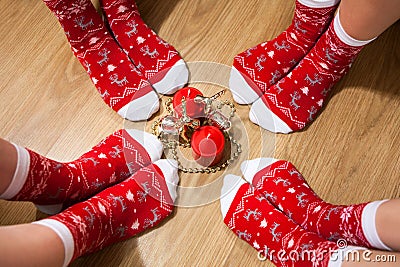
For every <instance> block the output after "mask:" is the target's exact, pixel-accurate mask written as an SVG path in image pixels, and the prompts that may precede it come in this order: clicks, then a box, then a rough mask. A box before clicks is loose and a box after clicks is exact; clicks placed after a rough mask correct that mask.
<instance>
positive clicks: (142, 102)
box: [43, 0, 159, 121]
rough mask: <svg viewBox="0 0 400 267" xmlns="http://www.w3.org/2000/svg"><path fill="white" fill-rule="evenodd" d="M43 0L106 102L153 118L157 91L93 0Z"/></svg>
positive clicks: (134, 116) (125, 113)
mask: <svg viewBox="0 0 400 267" xmlns="http://www.w3.org/2000/svg"><path fill="white" fill-rule="evenodd" d="M43 1H44V2H45V4H46V5H47V7H48V8H49V9H50V10H51V11H52V12H53V13H54V14H55V15H56V17H57V18H58V20H59V22H60V24H61V26H62V27H63V29H64V31H65V34H66V36H67V38H68V41H69V43H70V46H71V49H72V51H73V53H74V55H75V56H76V57H77V58H78V60H79V61H80V62H81V64H82V66H83V67H84V68H85V70H86V71H87V73H88V74H89V76H90V78H91V80H92V82H93V83H94V85H95V86H96V88H97V90H98V91H99V93H100V95H101V97H102V99H103V100H104V102H105V103H106V104H107V105H108V106H110V107H111V108H112V109H113V110H115V111H116V112H117V113H118V114H119V115H121V116H122V117H123V118H126V119H129V120H132V121H139V120H145V119H148V118H150V117H151V115H152V114H153V113H155V112H156V111H157V110H158V108H159V101H158V96H157V93H156V92H155V91H154V90H153V89H152V87H151V85H150V84H149V82H148V81H147V79H146V78H145V77H144V76H143V75H142V74H141V73H140V72H139V71H138V70H137V69H136V67H135V66H134V65H133V64H132V62H131V61H130V59H129V58H128V56H127V55H126V54H125V53H124V52H123V51H122V50H121V48H120V47H119V46H118V44H117V43H116V42H115V40H114V39H113V38H112V36H111V35H110V33H109V32H108V30H107V29H106V27H105V25H104V22H103V21H102V19H101V17H100V16H99V14H98V13H97V12H96V10H95V8H94V6H93V5H92V3H91V1H90V0H67V1H61V0H43Z"/></svg>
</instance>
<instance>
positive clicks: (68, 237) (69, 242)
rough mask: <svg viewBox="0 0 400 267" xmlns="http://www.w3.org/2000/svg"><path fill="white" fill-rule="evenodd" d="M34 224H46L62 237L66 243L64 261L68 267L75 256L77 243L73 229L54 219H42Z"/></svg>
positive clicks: (64, 264) (64, 266)
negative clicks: (72, 232) (75, 242)
mask: <svg viewBox="0 0 400 267" xmlns="http://www.w3.org/2000/svg"><path fill="white" fill-rule="evenodd" d="M32 224H39V225H43V226H46V227H48V228H50V229H51V230H53V231H54V232H55V233H56V234H57V235H58V236H59V237H60V239H61V241H62V242H63V244H64V263H63V267H67V266H68V264H69V263H70V261H71V260H72V257H73V256H74V250H75V244H74V238H73V236H72V234H71V231H70V230H69V229H68V227H67V226H65V225H64V224H63V223H60V222H59V221H56V220H52V219H44V220H41V221H37V222H33V223H32Z"/></svg>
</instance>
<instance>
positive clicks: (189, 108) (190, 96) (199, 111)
mask: <svg viewBox="0 0 400 267" xmlns="http://www.w3.org/2000/svg"><path fill="white" fill-rule="evenodd" d="M198 95H199V96H203V94H202V93H201V92H200V91H199V90H197V89H196V88H193V87H185V88H182V89H181V90H179V91H178V92H176V94H175V95H174V98H173V99H172V105H173V107H174V110H175V112H176V114H177V116H178V117H181V116H182V98H185V99H186V114H187V115H188V116H189V117H191V118H199V117H203V116H204V103H196V102H194V98H195V97H196V96H198Z"/></svg>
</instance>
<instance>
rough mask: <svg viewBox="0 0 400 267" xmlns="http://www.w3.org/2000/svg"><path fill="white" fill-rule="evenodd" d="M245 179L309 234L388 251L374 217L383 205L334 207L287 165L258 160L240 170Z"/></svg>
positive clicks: (281, 161)
mask: <svg viewBox="0 0 400 267" xmlns="http://www.w3.org/2000/svg"><path fill="white" fill-rule="evenodd" d="M241 170H242V173H243V175H244V177H245V179H246V180H247V181H248V182H249V183H251V184H252V185H253V186H254V187H255V188H256V190H258V191H259V192H260V193H262V194H263V195H264V196H265V197H266V198H267V199H268V200H269V201H270V202H271V203H272V204H274V205H275V207H277V208H278V209H279V210H281V211H282V212H284V213H285V214H286V215H287V216H288V217H290V218H292V219H293V220H294V221H295V222H296V223H298V224H299V225H301V226H302V227H304V228H305V229H306V230H308V231H312V232H315V233H317V234H319V235H321V236H322V237H324V238H326V239H329V240H332V241H335V240H338V239H345V240H346V241H347V242H348V243H349V244H352V245H355V246H362V247H368V248H377V249H381V250H390V248H389V247H387V246H386V245H385V244H384V243H383V242H382V241H381V239H380V238H379V236H378V234H377V230H376V225H375V215H376V211H377V209H378V208H379V206H380V205H381V204H382V203H384V202H385V201H376V202H371V203H365V204H359V205H350V206H342V205H333V204H330V203H327V202H325V201H323V200H322V199H321V198H320V197H318V195H317V194H316V193H315V192H314V191H313V190H312V189H311V188H310V186H309V185H308V184H307V182H306V180H305V179H304V177H303V176H302V175H301V173H300V172H299V171H298V170H297V169H296V168H295V167H294V166H293V164H291V163H290V162H288V161H284V160H276V159H272V158H259V159H254V160H249V161H245V162H243V163H242V166H241Z"/></svg>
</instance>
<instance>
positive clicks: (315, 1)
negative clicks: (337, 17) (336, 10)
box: [298, 0, 340, 8]
mask: <svg viewBox="0 0 400 267" xmlns="http://www.w3.org/2000/svg"><path fill="white" fill-rule="evenodd" d="M298 1H299V2H300V3H301V4H303V5H305V6H308V7H313V8H325V7H331V6H335V5H337V4H338V3H339V2H340V0H298Z"/></svg>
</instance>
